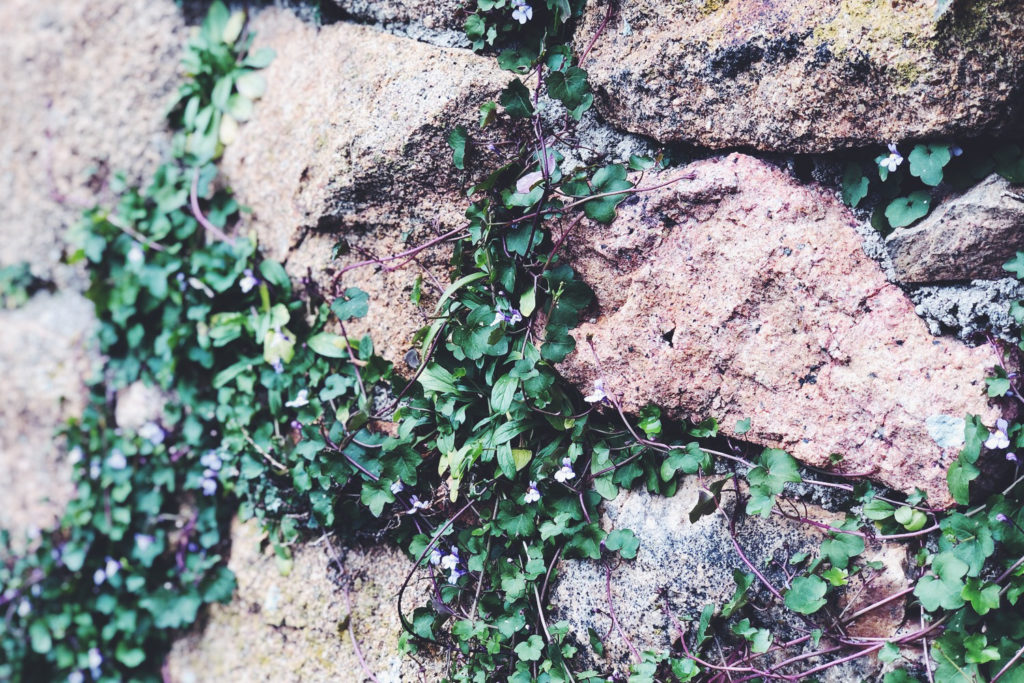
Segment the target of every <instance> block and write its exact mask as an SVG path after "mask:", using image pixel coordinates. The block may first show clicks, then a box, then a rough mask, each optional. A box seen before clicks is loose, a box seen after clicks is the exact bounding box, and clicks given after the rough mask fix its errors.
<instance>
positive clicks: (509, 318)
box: [491, 308, 523, 326]
mask: <svg viewBox="0 0 1024 683" xmlns="http://www.w3.org/2000/svg"><path fill="white" fill-rule="evenodd" d="M522 319H523V314H522V313H520V312H519V311H517V310H516V309H514V308H510V309H508V313H505V312H503V311H502V310H501V309H500V308H499V309H498V310H497V311H495V313H494V322H492V323H491V325H492V326H493V325H497V324H498V323H502V322H505V323H510V324H512V325H515V324H516V323H517V322H519V321H521V320H522Z"/></svg>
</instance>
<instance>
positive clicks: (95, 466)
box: [89, 460, 100, 479]
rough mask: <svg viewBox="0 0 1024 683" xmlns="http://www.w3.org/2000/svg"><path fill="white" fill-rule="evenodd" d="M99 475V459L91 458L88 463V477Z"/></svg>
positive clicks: (93, 477) (92, 477) (97, 476)
mask: <svg viewBox="0 0 1024 683" xmlns="http://www.w3.org/2000/svg"><path fill="white" fill-rule="evenodd" d="M99 476H100V461H99V460H93V461H92V462H91V463H89V478H90V479H98V478H99Z"/></svg>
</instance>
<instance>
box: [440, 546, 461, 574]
mask: <svg viewBox="0 0 1024 683" xmlns="http://www.w3.org/2000/svg"><path fill="white" fill-rule="evenodd" d="M458 566H459V549H458V548H452V554H451V555H445V556H444V557H442V558H441V569H444V570H445V571H453V570H454V569H455V568H456V567H458Z"/></svg>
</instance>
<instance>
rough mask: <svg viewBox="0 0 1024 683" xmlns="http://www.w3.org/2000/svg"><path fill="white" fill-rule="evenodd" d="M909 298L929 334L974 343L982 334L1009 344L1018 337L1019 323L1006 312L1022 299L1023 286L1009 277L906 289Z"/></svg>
mask: <svg viewBox="0 0 1024 683" xmlns="http://www.w3.org/2000/svg"><path fill="white" fill-rule="evenodd" d="M910 298H911V299H912V300H913V301H914V304H916V306H915V310H916V311H917V314H918V315H919V316H921V317H922V318H923V319H924V321H925V322H926V323H927V325H928V329H929V331H931V333H932V334H951V333H952V334H955V335H956V336H957V337H959V338H960V339H963V340H965V341H968V342H971V343H975V344H976V343H979V342H981V341H984V339H985V335H986V334H994V335H996V336H997V337H1000V338H1001V339H1003V340H1005V341H1007V342H1009V343H1011V344H1016V343H1017V342H1016V341H1015V340H1017V339H1020V324H1019V323H1018V322H1017V321H1016V320H1015V319H1014V318H1013V316H1012V315H1011V314H1010V306H1011V304H1012V302H1013V301H1017V300H1020V299H1024V285H1021V283H1020V282H1019V281H1017V280H1015V279H1013V278H1003V279H1002V280H975V281H974V282H972V283H970V284H969V285H956V286H924V287H917V288H915V289H912V290H911V291H910Z"/></svg>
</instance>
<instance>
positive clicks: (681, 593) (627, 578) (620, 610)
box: [551, 477, 907, 681]
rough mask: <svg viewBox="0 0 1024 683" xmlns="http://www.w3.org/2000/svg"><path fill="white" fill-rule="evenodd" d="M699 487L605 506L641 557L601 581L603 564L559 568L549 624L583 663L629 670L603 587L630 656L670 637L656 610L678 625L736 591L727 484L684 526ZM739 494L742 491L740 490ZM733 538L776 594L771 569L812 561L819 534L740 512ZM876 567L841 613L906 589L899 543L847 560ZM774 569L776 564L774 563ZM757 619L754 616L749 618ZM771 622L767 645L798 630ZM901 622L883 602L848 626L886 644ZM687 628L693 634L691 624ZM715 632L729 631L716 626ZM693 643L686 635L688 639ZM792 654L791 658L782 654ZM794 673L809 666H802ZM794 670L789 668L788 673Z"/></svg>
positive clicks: (867, 663)
mask: <svg viewBox="0 0 1024 683" xmlns="http://www.w3.org/2000/svg"><path fill="white" fill-rule="evenodd" d="M699 490H700V485H699V482H698V480H697V478H696V477H687V478H686V479H684V480H683V481H682V482H681V483H680V487H679V491H678V492H677V493H676V495H675V496H673V497H672V498H661V497H657V496H651V495H650V494H648V493H647V492H645V491H631V492H626V493H620V494H619V496H618V497H617V498H616V499H615V500H613V501H609V502H606V503H605V504H604V511H603V513H602V518H601V523H602V526H604V527H605V528H606V529H612V528H617V529H621V528H627V529H632V530H633V532H634V533H635V534H636V535H637V538H638V539H640V550H639V551H638V553H637V557H636V559H635V560H632V561H626V562H622V563H621V564H619V565H617V566H616V567H615V568H614V569H613V570H612V572H611V579H610V583H609V579H608V575H607V574H606V570H605V567H604V565H602V564H600V563H596V562H591V561H587V560H564V561H562V562H561V563H560V565H559V579H558V581H557V583H556V584H555V586H554V589H553V591H552V597H551V603H552V606H553V610H554V614H553V615H552V617H551V621H556V620H559V619H565V620H567V621H568V622H569V624H570V633H572V634H573V635H574V637H575V638H576V640H577V642H578V643H579V644H580V645H581V646H582V647H581V649H582V650H583V655H582V657H583V658H584V666H590V665H596V668H598V669H600V670H603V669H606V668H612V669H616V670H618V671H620V672H622V671H625V670H626V669H627V668H628V665H629V662H630V651H629V649H628V646H627V645H626V644H625V641H624V640H623V638H622V636H621V635H620V634H619V633H618V631H617V629H616V628H615V627H614V625H613V624H612V621H611V616H610V610H609V606H608V590H609V585H610V590H611V598H612V605H613V608H614V612H615V618H616V620H617V621H618V622H619V624H620V626H621V627H622V630H623V631H625V633H627V634H628V635H629V638H630V640H632V642H633V645H634V646H635V647H636V648H637V649H638V650H639V651H641V652H642V651H644V650H647V649H652V650H655V651H660V650H664V649H667V648H668V647H669V645H670V644H671V642H672V641H674V640H676V639H677V632H676V630H675V628H674V627H673V624H672V622H671V620H670V619H669V617H668V615H667V614H666V612H665V609H666V605H667V607H668V609H670V610H671V613H672V614H673V615H674V616H675V618H676V619H678V620H680V621H681V622H684V623H685V622H686V620H688V619H691V618H692V619H696V618H698V617H699V616H700V612H701V609H702V608H703V607H704V605H706V604H709V603H711V604H714V605H716V607H718V608H720V607H721V605H722V604H723V603H725V602H726V601H727V600H729V599H730V598H731V597H732V595H733V592H734V591H735V590H736V583H735V581H734V579H733V570H736V569H738V570H741V571H742V572H744V573H751V572H750V569H749V568H748V567H747V566H746V565H745V564H744V563H743V560H742V559H741V558H740V556H739V554H738V553H737V552H736V551H735V549H734V547H733V543H732V539H731V538H730V535H729V518H730V517H731V516H732V514H733V511H734V510H733V508H734V507H735V503H734V501H735V496H734V494H733V493H732V487H731V486H727V487H726V493H724V494H723V497H722V505H723V508H724V512H723V511H719V512H716V513H714V514H713V515H708V516H705V517H703V518H701V519H699V520H698V521H697V522H696V523H695V524H694V523H691V522H690V520H689V515H690V510H691V509H692V508H693V507H694V505H696V503H697V500H698V492H699ZM741 490H743V489H742V488H741ZM799 510H800V512H801V514H803V512H804V511H805V510H806V513H807V514H806V517H807V518H809V519H812V520H814V521H816V522H820V523H823V524H830V525H836V524H837V523H841V522H842V515H838V514H835V513H830V512H826V511H825V510H822V509H821V508H818V507H817V506H813V505H811V506H806V507H805V506H803V505H800V507H799ZM735 528H736V541H737V542H738V543H739V545H740V547H741V548H743V551H744V554H745V555H746V556H747V558H748V559H749V560H750V562H752V563H753V564H754V565H755V566H756V567H757V568H758V570H759V571H762V572H763V574H764V575H765V576H766V578H768V580H769V581H771V582H772V584H773V585H774V586H775V587H776V588H777V589H780V590H781V589H782V588H784V586H785V583H784V576H783V575H782V572H781V571H780V567H784V566H786V564H787V562H788V560H789V557H791V556H792V555H794V554H796V553H801V552H806V553H810V554H812V555H814V554H816V551H817V549H818V547H819V546H820V544H821V542H822V541H823V540H824V539H825V536H824V535H823V533H822V532H821V531H819V530H818V529H816V528H814V527H812V526H810V525H807V524H802V523H800V522H796V521H792V520H789V519H786V518H782V517H779V516H773V517H772V518H771V519H762V518H761V517H747V516H745V515H742V514H741V515H740V517H739V520H738V521H737V523H736V527H735ZM874 560H878V561H880V562H882V563H883V564H884V568H883V569H882V570H881V571H879V572H877V573H876V572H872V571H868V572H867V574H870V575H871V577H870V578H869V579H868V580H867V581H865V582H862V583H861V584H860V585H859V586H854V585H851V586H849V587H847V588H846V589H845V591H846V593H845V600H846V604H847V605H848V608H847V613H848V614H852V613H854V612H856V611H857V610H859V609H861V608H863V607H867V606H868V605H871V604H873V603H874V602H876V601H878V600H880V599H881V598H883V597H887V596H889V595H892V594H893V593H896V592H898V591H899V590H900V589H902V588H905V587H906V585H907V579H906V574H905V565H906V563H907V557H906V551H905V549H903V548H900V547H898V546H891V547H890V546H881V545H877V544H876V545H874V546H872V545H868V548H867V550H866V551H865V553H864V554H863V555H861V556H859V557H858V558H857V559H855V560H854V562H855V563H860V562H871V561H874ZM776 563H777V564H776ZM750 595H751V596H757V599H756V601H757V602H758V603H760V604H761V605H762V606H763V605H764V604H767V603H768V602H769V599H770V598H771V595H770V594H769V593H768V592H767V589H765V588H764V587H763V586H761V585H760V584H756V585H755V586H753V587H752V588H751V591H750ZM754 614H755V615H757V614H758V612H757V611H755V612H754ZM759 618H760V619H763V620H765V622H766V623H767V622H772V625H771V628H772V630H773V631H775V633H776V640H777V641H778V640H780V639H784V638H785V637H786V635H785V634H786V633H787V632H788V631H790V630H792V629H793V627H794V626H796V627H797V628H800V627H804V628H805V627H806V625H805V624H804V623H803V622H799V621H797V622H795V623H794V622H793V617H792V615H789V616H786V615H785V614H784V613H783V612H782V611H781V610H773V609H770V610H768V611H766V612H764V614H763V615H762V616H760V617H758V616H754V617H753V618H752V622H754V623H755V625H759V626H764V625H765V623H761V624H758V623H757V622H758V619H759ZM903 619H904V603H903V602H901V601H899V600H895V601H893V602H892V603H889V605H887V606H885V607H883V608H881V609H878V610H875V611H872V612H869V613H867V614H866V615H865V617H864V618H863V619H859V620H857V621H856V622H854V623H853V624H852V625H851V628H852V629H853V630H854V631H856V633H855V635H857V636H860V637H882V638H885V637H891V636H892V635H893V634H895V633H896V632H897V631H898V630H899V629H900V626H901V624H902V622H903ZM588 628H592V629H593V630H594V631H595V632H596V633H597V634H599V637H601V641H602V642H603V643H604V648H605V656H604V657H603V658H598V657H596V656H595V655H594V653H593V652H591V651H590V649H589V648H588V647H586V645H585V644H586V643H588V642H589V638H588V635H587V629H588ZM689 628H690V629H693V628H695V627H694V626H693V625H692V624H691V625H690V626H689ZM719 632H720V633H726V632H728V629H719ZM688 637H690V638H692V631H690V632H688ZM788 654H797V653H795V652H794V653H788ZM803 668H809V666H808V664H807V663H806V662H805V663H804V664H803ZM878 669H879V667H878V663H877V662H876V661H873V660H870V659H865V660H862V661H860V662H858V663H856V666H855V667H851V668H844V669H842V670H841V671H840V672H836V673H837V674H841V675H839V676H838V677H836V678H834V679H833V680H837V681H842V680H861V679H871V677H872V676H873V675H876V674H877V671H878ZM790 673H796V671H793V672H790Z"/></svg>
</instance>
